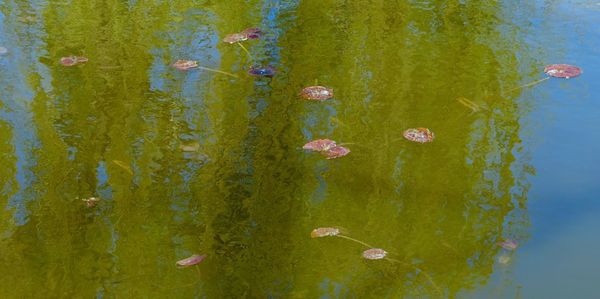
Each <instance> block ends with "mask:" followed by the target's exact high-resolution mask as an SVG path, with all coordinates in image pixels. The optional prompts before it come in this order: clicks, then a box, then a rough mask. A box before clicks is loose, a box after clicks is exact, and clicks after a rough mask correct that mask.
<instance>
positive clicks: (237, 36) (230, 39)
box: [223, 33, 248, 44]
mask: <svg viewBox="0 0 600 299" xmlns="http://www.w3.org/2000/svg"><path fill="white" fill-rule="evenodd" d="M247 39H248V35H247V34H244V33H232V34H228V35H227V36H225V38H224V39H223V41H224V42H226V43H228V44H235V43H239V42H242V41H245V40H247Z"/></svg>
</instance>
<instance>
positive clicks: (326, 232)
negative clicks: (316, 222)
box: [310, 227, 340, 238]
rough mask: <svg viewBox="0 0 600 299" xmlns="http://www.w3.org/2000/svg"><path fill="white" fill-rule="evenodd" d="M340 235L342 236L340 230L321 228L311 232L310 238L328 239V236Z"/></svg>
mask: <svg viewBox="0 0 600 299" xmlns="http://www.w3.org/2000/svg"><path fill="white" fill-rule="evenodd" d="M339 234H340V230H339V229H338V228H335V227H319V228H315V229H313V231H312V232H310V237H311V238H321V237H327V236H337V235H339Z"/></svg>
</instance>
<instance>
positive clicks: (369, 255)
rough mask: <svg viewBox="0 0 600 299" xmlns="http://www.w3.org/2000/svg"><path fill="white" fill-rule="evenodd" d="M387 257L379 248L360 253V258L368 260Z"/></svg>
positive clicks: (385, 252)
mask: <svg viewBox="0 0 600 299" xmlns="http://www.w3.org/2000/svg"><path fill="white" fill-rule="evenodd" d="M386 255H387V251H385V250H383V249H381V248H371V249H367V250H365V251H364V252H363V253H362V256H363V257H364V258H366V259H368V260H380V259H383V258H384V257H385V256H386Z"/></svg>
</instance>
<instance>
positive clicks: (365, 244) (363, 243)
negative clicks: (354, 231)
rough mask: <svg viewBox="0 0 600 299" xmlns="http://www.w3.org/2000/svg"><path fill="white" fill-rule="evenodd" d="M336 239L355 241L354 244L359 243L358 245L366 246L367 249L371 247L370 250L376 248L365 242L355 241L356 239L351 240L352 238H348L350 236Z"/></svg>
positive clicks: (341, 236)
mask: <svg viewBox="0 0 600 299" xmlns="http://www.w3.org/2000/svg"><path fill="white" fill-rule="evenodd" d="M336 237H340V238H344V239H347V240H350V241H354V242H356V243H358V244H361V245H363V246H366V247H369V248H374V247H373V246H371V245H369V244H367V243H365V242H363V241H359V240H356V239H354V238H350V237H348V236H344V235H336Z"/></svg>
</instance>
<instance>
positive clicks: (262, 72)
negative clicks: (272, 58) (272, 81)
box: [248, 66, 276, 77]
mask: <svg viewBox="0 0 600 299" xmlns="http://www.w3.org/2000/svg"><path fill="white" fill-rule="evenodd" d="M275 72H276V70H275V68H274V67H272V66H264V67H263V66H251V67H250V69H249V70H248V74H250V75H252V76H255V77H273V76H274V75H275Z"/></svg>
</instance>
